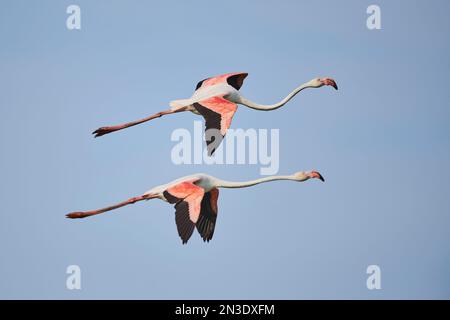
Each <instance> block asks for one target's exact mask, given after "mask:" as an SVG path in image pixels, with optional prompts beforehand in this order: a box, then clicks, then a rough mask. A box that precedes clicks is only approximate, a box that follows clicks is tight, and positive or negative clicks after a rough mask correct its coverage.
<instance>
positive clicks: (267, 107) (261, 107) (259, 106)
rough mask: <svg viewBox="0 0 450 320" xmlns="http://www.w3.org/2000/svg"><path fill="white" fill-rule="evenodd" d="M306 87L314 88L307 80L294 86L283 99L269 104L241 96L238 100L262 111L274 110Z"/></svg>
mask: <svg viewBox="0 0 450 320" xmlns="http://www.w3.org/2000/svg"><path fill="white" fill-rule="evenodd" d="M306 88H314V87H313V86H311V85H310V84H309V82H306V83H304V84H302V85H301V86H299V87H297V88H295V89H294V90H293V91H292V92H291V93H289V94H288V95H287V96H286V98H284V99H283V100H281V101H280V102H278V103H275V104H270V105H264V104H258V103H255V102H253V101H250V100H248V99H246V98H244V97H242V96H240V97H239V100H240V101H239V103H240V104H243V105H244V106H247V107H249V108H252V109H256V110H263V111H269V110H275V109H278V108H281V107H282V106H284V105H285V104H286V103H287V102H288V101H289V100H291V99H292V98H293V97H294V96H295V95H296V94H297V93H299V92H300V91H302V90H304V89H306Z"/></svg>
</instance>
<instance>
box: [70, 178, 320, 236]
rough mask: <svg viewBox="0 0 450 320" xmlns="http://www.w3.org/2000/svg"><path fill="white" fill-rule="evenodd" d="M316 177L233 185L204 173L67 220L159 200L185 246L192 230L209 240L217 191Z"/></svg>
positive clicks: (71, 216) (265, 180)
mask: <svg viewBox="0 0 450 320" xmlns="http://www.w3.org/2000/svg"><path fill="white" fill-rule="evenodd" d="M311 178H317V179H320V180H322V181H325V180H324V179H323V177H322V175H321V174H320V173H319V172H317V171H310V172H304V171H300V172H297V173H294V174H293V175H287V176H270V177H264V178H260V179H255V180H251V181H244V182H233V181H225V180H221V179H218V178H215V177H212V176H209V175H206V174H203V173H199V174H194V175H190V176H186V177H183V178H180V179H177V180H175V181H172V182H169V183H168V184H164V185H160V186H157V187H154V188H153V189H150V190H149V191H147V192H145V193H144V194H143V195H141V196H138V197H133V198H130V199H128V200H126V201H123V202H120V203H118V204H115V205H112V206H110V207H106V208H102V209H98V210H93V211H85V212H72V213H69V214H67V215H66V217H67V218H72V219H76V218H85V217H89V216H93V215H96V214H100V213H103V212H106V211H110V210H114V209H117V208H120V207H123V206H126V205H129V204H132V203H135V202H138V201H142V200H150V199H161V200H163V201H166V202H168V203H171V204H175V222H176V225H177V229H178V235H179V236H180V238H181V240H182V242H183V244H185V243H187V242H188V240H189V238H190V237H191V235H192V233H193V232H194V228H195V227H197V231H198V232H199V233H200V235H201V237H202V238H203V241H208V242H209V240H211V239H212V237H213V234H214V228H215V226H216V219H217V211H218V210H217V199H218V197H219V189H218V188H246V187H250V186H254V185H256V184H259V183H263V182H269V181H274V180H293V181H306V180H308V179H311Z"/></svg>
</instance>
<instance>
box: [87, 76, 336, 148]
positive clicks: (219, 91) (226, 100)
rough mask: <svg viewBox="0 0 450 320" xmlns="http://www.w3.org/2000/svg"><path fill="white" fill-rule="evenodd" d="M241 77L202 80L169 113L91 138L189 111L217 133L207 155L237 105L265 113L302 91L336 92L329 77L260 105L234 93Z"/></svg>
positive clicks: (101, 130) (106, 129) (104, 129)
mask: <svg viewBox="0 0 450 320" xmlns="http://www.w3.org/2000/svg"><path fill="white" fill-rule="evenodd" d="M245 77H247V73H243V72H236V73H228V74H224V75H220V76H216V77H212V78H208V79H204V80H202V81H200V82H199V83H198V84H197V87H196V88H195V91H194V94H193V95H192V97H191V98H189V99H181V100H174V101H172V102H170V107H171V108H170V109H169V110H165V111H161V112H158V113H156V114H154V115H151V116H149V117H147V118H144V119H141V120H137V121H133V122H129V123H125V124H121V125H116V126H111V127H101V128H99V129H97V130H95V131H94V132H93V134H94V135H95V137H100V136H103V135H105V134H108V133H111V132H114V131H118V130H122V129H125V128H128V127H132V126H135V125H137V124H140V123H143V122H146V121H149V120H152V119H155V118H159V117H162V116H164V115H167V114H172V113H177V112H182V111H191V112H192V113H194V114H199V115H202V116H203V118H204V119H205V127H206V131H207V132H208V130H210V129H214V130H215V131H214V132H217V134H214V139H210V138H208V133H207V136H206V137H207V139H209V141H206V143H207V149H208V154H209V155H210V156H211V155H212V154H213V153H214V151H215V149H216V148H217V147H218V146H219V145H220V143H221V142H222V140H223V138H224V136H225V134H226V132H227V130H228V128H229V127H230V124H231V120H232V118H233V116H234V113H235V112H236V110H237V104H241V105H244V106H247V107H249V108H252V109H256V110H263V111H269V110H275V109H278V108H280V107H282V106H283V105H285V104H286V103H287V102H288V101H289V100H291V99H292V98H293V97H294V96H295V95H296V94H297V93H299V92H300V91H302V90H303V89H306V88H320V87H322V86H332V87H334V88H335V89H336V90H337V89H338V87H337V85H336V82H335V81H334V80H333V79H331V78H315V79H313V80H311V81H308V82H306V83H304V84H302V85H301V86H299V87H297V88H295V89H294V90H293V91H292V92H291V93H290V94H289V95H287V96H286V98H284V99H283V100H281V101H280V102H278V103H275V104H272V105H261V104H257V103H255V102H252V101H250V100H248V99H246V98H244V97H243V96H242V95H241V94H240V93H239V91H238V90H239V89H240V88H241V86H242V84H243V82H244V79H245Z"/></svg>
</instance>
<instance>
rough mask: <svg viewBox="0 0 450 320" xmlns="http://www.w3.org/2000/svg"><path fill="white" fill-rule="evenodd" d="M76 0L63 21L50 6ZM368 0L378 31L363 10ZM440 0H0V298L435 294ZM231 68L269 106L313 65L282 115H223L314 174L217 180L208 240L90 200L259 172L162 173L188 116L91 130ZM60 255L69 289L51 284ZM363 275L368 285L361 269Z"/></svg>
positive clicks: (444, 145)
mask: <svg viewBox="0 0 450 320" xmlns="http://www.w3.org/2000/svg"><path fill="white" fill-rule="evenodd" d="M73 3H75V4H78V5H79V6H80V7H81V30H73V31H70V30H68V29H67V28H66V18H67V14H66V8H67V6H68V5H70V4H73ZM373 3H376V4H378V5H379V6H380V8H381V19H382V20H381V21H382V22H381V23H382V29H381V30H368V29H367V27H366V18H367V16H368V15H367V14H366V9H367V7H368V6H369V5H370V4H373ZM449 12H450V2H448V1H380V0H379V1H376V2H374V1H365V0H363V1H361V0H357V1H356V0H355V1H345V5H344V2H339V3H338V2H337V1H315V2H313V1H275V0H273V1H272V0H270V1H234V0H227V1H159V2H156V1H155V2H150V1H111V0H108V1H84V0H83V1H82V0H78V1H33V2H30V1H16V0H14V1H12V0H10V1H2V2H1V4H0V87H1V89H0V107H1V117H0V130H1V136H0V141H1V142H0V143H1V157H0V164H1V165H0V176H1V178H2V183H1V192H0V198H1V204H2V205H1V214H0V257H1V258H0V298H43V299H47V298H63V299H80V298H153V299H158V298H161V299H170V298H186V299H188V298H191V299H196V298H206V299H213V298H256V299H258V298H277V299H278V298H287V299H302V298H326V299H334V298H344V299H347V298H369V299H378V298H405V299H408V298H425V299H428V298H450V251H449V247H448V244H449V241H450V233H449V231H448V230H449V223H450V198H449V189H450V188H449V187H450V169H449V163H450V129H449V123H450V122H449V121H450V110H449V106H450V105H449V92H450V91H449V88H448V86H449V79H448V77H449V76H448V73H449V71H450V70H449V69H450V68H449V67H450V65H449V57H450V44H449V40H448V39H449V36H448V32H449V30H450V20H449V19H448V13H449ZM235 71H246V72H248V73H249V76H248V77H247V79H246V82H245V83H244V86H243V87H242V89H241V91H242V93H243V94H244V95H245V96H246V97H248V98H250V99H253V100H255V101H258V102H262V103H273V102H276V101H278V100H280V98H282V97H284V96H285V95H286V94H287V93H288V92H289V91H290V90H292V89H293V88H294V87H296V86H297V85H299V84H301V83H303V82H305V81H307V80H310V79H312V78H314V77H317V76H330V77H333V78H335V79H336V80H337V82H338V85H339V91H334V90H332V89H331V88H322V89H319V90H309V91H307V92H306V91H305V92H304V93H301V94H300V95H299V96H297V97H296V98H295V99H294V100H292V101H291V102H289V104H287V105H286V106H285V107H283V108H282V109H279V110H277V111H273V112H269V113H268V112H258V111H254V110H250V109H247V108H245V107H240V108H239V111H238V112H237V114H236V116H235V118H234V120H233V124H232V126H233V128H243V129H247V128H256V129H259V128H264V129H271V128H274V129H279V130H280V171H279V173H280V174H290V173H292V172H295V171H298V170H310V169H317V170H319V171H320V172H321V173H322V174H323V175H324V177H325V179H326V182H325V183H321V182H320V181H308V182H306V183H303V184H299V183H293V182H275V183H272V184H264V185H259V186H256V187H253V188H248V189H240V190H228V189H227V190H222V191H221V196H220V199H219V206H220V211H219V217H218V222H217V226H216V231H215V234H214V238H213V240H212V241H211V242H210V243H203V241H201V239H200V237H199V236H198V234H194V235H193V237H192V238H191V240H190V241H189V244H188V245H184V246H183V245H181V241H180V239H179V238H178V235H177V231H176V227H175V222H174V210H173V208H172V207H171V206H170V205H168V204H166V203H164V202H162V201H151V202H147V203H139V204H135V205H133V206H129V207H126V208H122V209H121V210H119V211H115V212H113V213H110V214H105V215H102V216H97V217H94V218H91V219H85V220H76V221H75V220H68V219H65V218H64V215H65V214H66V213H67V212H70V211H74V210H88V209H95V208H98V207H102V206H105V205H108V204H112V203H115V202H117V201H121V200H125V199H126V198H128V197H130V196H134V195H139V194H141V193H142V192H143V191H146V190H148V189H150V188H151V187H153V186H154V185H158V184H162V183H166V182H168V181H170V180H172V179H174V178H177V177H180V176H183V175H187V174H191V173H195V172H205V173H208V174H212V175H214V176H218V177H220V178H224V179H229V180H246V179H253V178H256V177H258V176H259V168H260V166H259V165H214V166H208V165H175V164H173V163H172V161H171V159H170V152H171V149H172V148H173V146H174V144H175V143H174V142H172V141H171V140H170V135H171V133H172V132H173V130H175V129H177V128H187V129H189V130H192V129H193V121H194V120H198V119H199V118H198V117H196V116H195V115H193V114H188V113H186V114H179V115H175V116H170V117H166V118H161V119H158V120H155V121H154V122H153V123H149V124H147V125H141V126H139V127H135V128H132V129H129V130H126V131H123V132H120V133H116V134H112V135H111V136H106V137H102V138H99V139H93V138H92V136H91V135H90V132H91V131H92V130H93V129H96V128H97V127H99V126H102V125H108V124H116V123H120V122H123V121H131V120H136V119H138V118H140V117H144V116H147V115H149V114H151V113H154V112H157V111H160V110H162V109H166V108H167V106H168V102H169V101H170V100H173V99H179V98H187V97H189V96H190V95H191V94H192V91H193V89H194V87H195V85H196V83H197V81H199V80H201V79H203V78H205V77H208V76H212V75H217V74H222V73H227V72H235ZM73 264H75V265H79V266H80V268H81V270H82V289H81V290H78V291H77V290H72V291H71V290H68V289H67V288H66V277H67V274H66V268H67V266H69V265H73ZM372 264H376V265H378V266H380V268H381V279H382V280H381V282H382V289H381V290H368V289H367V288H366V279H367V277H368V275H367V274H366V268H367V266H369V265H372Z"/></svg>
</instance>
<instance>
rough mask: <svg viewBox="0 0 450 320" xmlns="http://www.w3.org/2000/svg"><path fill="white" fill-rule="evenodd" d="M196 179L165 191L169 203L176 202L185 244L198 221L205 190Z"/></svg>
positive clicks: (177, 223) (180, 229)
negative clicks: (196, 182)
mask: <svg viewBox="0 0 450 320" xmlns="http://www.w3.org/2000/svg"><path fill="white" fill-rule="evenodd" d="M194 182H195V181H185V182H181V183H178V184H176V185H174V186H172V187H170V188H167V190H165V191H164V193H163V195H164V197H165V198H166V200H167V201H168V202H169V203H172V204H173V203H174V204H175V222H176V225H177V230H178V235H179V236H180V238H181V240H182V241H183V244H185V243H187V242H188V240H189V238H190V237H191V236H192V233H193V232H194V228H195V224H196V223H197V221H198V218H199V215H200V209H201V203H202V199H203V195H204V194H205V191H204V190H203V188H201V187H199V186H196V185H195V184H194Z"/></svg>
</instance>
